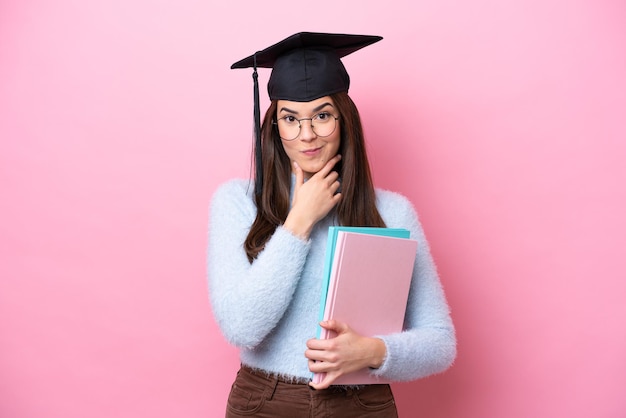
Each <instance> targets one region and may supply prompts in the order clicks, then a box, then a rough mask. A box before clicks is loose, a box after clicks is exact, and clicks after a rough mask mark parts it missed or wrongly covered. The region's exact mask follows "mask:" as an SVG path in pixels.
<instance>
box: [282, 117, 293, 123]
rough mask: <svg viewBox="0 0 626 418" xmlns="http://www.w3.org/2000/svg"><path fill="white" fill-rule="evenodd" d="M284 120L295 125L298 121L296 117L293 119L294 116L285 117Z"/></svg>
mask: <svg viewBox="0 0 626 418" xmlns="http://www.w3.org/2000/svg"><path fill="white" fill-rule="evenodd" d="M283 119H284V120H285V122H287V123H294V122H295V121H296V118H295V117H293V116H285V117H284V118H283Z"/></svg>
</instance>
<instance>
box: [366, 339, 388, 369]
mask: <svg viewBox="0 0 626 418" xmlns="http://www.w3.org/2000/svg"><path fill="white" fill-rule="evenodd" d="M371 340H372V353H373V354H372V359H371V361H370V364H369V368H370V369H378V368H380V367H381V366H382V365H383V363H384V362H385V359H386V358H387V346H386V345H385V342H384V341H383V340H381V339H380V338H372V339H371Z"/></svg>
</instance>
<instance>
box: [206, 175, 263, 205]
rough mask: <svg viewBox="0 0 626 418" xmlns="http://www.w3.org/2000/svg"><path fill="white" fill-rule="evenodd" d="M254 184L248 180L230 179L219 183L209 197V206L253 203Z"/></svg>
mask: <svg viewBox="0 0 626 418" xmlns="http://www.w3.org/2000/svg"><path fill="white" fill-rule="evenodd" d="M253 193H254V184H253V183H252V182H251V181H250V180H245V179H239V178H236V179H230V180H227V181H225V182H223V183H221V184H220V185H219V186H218V187H217V189H215V192H214V193H213V196H212V197H211V206H216V205H222V206H223V205H231V204H232V205H237V206H239V205H247V204H248V203H249V204H252V205H254V199H253Z"/></svg>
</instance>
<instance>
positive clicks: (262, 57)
mask: <svg viewBox="0 0 626 418" xmlns="http://www.w3.org/2000/svg"><path fill="white" fill-rule="evenodd" d="M381 39H382V37H380V36H371V35H346V34H338V33H317V32H300V33H296V34H294V35H291V36H289V37H288V38H285V39H283V40H282V41H280V42H278V43H276V44H274V45H272V46H270V47H268V48H265V49H264V50H262V51H258V52H256V53H254V54H253V55H250V56H249V57H246V58H244V59H242V60H240V61H237V62H236V63H234V64H233V65H231V67H230V68H231V69H235V68H250V67H252V68H253V69H254V71H253V73H252V79H253V80H254V128H255V166H256V184H255V191H256V193H257V194H258V193H261V187H262V184H263V178H262V174H263V166H262V162H261V112H260V106H259V84H258V74H257V68H258V67H261V68H272V74H271V75H270V79H269V82H268V84H267V91H268V94H269V97H270V99H271V100H290V101H294V102H308V101H311V100H315V99H319V98H320V97H324V96H328V95H330V94H334V93H339V92H347V91H348V88H349V87H350V76H349V75H348V72H347V71H346V69H345V67H344V66H343V63H342V62H341V59H340V58H342V57H345V56H346V55H348V54H351V53H353V52H355V51H358V50H359V49H361V48H364V47H366V46H368V45H371V44H373V43H375V42H378V41H380V40H381Z"/></svg>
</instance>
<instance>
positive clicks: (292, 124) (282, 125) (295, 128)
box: [278, 116, 300, 141]
mask: <svg viewBox="0 0 626 418" xmlns="http://www.w3.org/2000/svg"><path fill="white" fill-rule="evenodd" d="M278 133H279V134H280V137H281V138H282V139H284V140H285V141H293V140H294V139H296V138H297V137H298V135H300V121H299V120H298V119H296V118H294V117H293V116H285V117H284V118H280V119H278Z"/></svg>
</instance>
